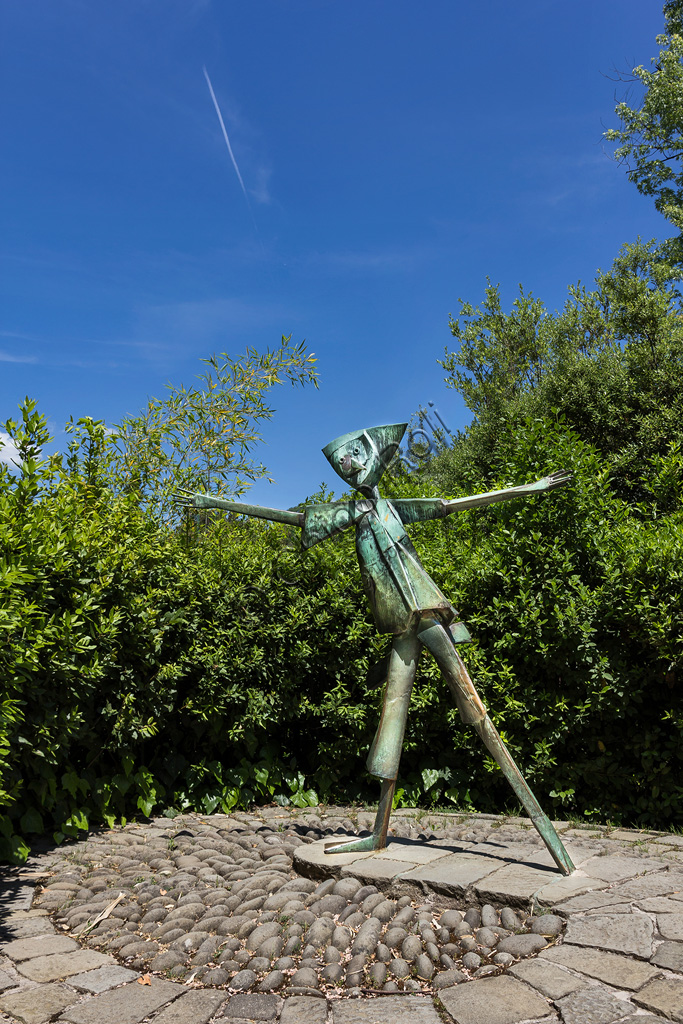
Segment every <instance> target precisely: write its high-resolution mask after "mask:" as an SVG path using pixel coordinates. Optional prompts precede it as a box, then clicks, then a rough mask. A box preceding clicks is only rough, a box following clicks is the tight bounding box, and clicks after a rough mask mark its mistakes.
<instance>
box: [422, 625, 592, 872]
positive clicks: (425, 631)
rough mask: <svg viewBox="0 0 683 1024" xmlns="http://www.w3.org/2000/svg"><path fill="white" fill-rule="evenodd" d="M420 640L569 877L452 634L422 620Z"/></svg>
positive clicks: (557, 843) (556, 841)
mask: <svg viewBox="0 0 683 1024" xmlns="http://www.w3.org/2000/svg"><path fill="white" fill-rule="evenodd" d="M419 637H420V640H421V641H422V643H423V644H424V645H425V646H426V647H427V648H428V649H429V650H430V651H431V652H432V654H433V655H434V657H435V659H436V662H437V664H438V666H439V668H440V669H441V673H442V675H443V677H444V679H445V680H446V683H447V684H448V688H449V689H450V691H451V693H452V694H453V696H454V698H455V701H456V703H457V705H458V710H459V711H460V717H461V719H462V720H463V722H466V723H468V724H469V725H472V726H474V728H475V729H476V730H477V732H478V733H479V735H480V736H481V738H482V740H483V741H484V745H485V746H486V748H487V750H488V751H489V753H490V754H491V756H492V757H494V758H495V760H496V761H497V763H498V765H499V766H500V768H501V770H502V772H503V775H504V776H505V778H506V779H507V780H508V782H509V783H510V785H511V786H512V788H513V790H514V791H515V795H516V796H517V798H518V799H519V801H520V803H521V804H522V806H523V807H524V809H525V810H526V812H527V814H528V815H529V817H530V818H531V821H532V823H533V825H534V826H535V828H536V830H537V831H538V833H539V835H540V836H541V838H542V839H543V842H544V843H545V845H546V846H547V847H548V850H549V851H550V854H551V856H552V858H553V860H554V861H555V863H556V864H557V866H558V867H559V869H560V871H562V873H563V874H565V875H570V874H571V873H572V871H573V870H574V865H573V864H572V861H571V858H570V857H569V854H568V853H567V851H566V850H565V848H564V846H563V844H562V841H561V839H560V837H559V836H558V834H557V832H556V831H555V829H554V828H553V825H552V822H551V821H550V819H549V818H548V817H547V815H546V814H544V812H543V809H542V808H541V805H540V804H539V802H538V800H537V799H536V797H535V796H534V794H533V793H532V792H531V790H530V789H529V787H528V785H527V784H526V782H525V780H524V777H523V776H522V773H521V772H520V770H519V768H518V767H517V765H516V764H515V762H514V761H513V759H512V757H511V756H510V752H509V751H508V749H507V747H506V746H505V744H504V743H503V741H502V739H501V738H500V736H499V735H498V732H497V731H496V728H495V726H494V725H493V722H492V721H491V719H490V718H489V716H488V715H487V713H486V708H485V707H484V705H483V704H482V702H481V700H480V698H479V694H478V693H477V691H476V690H475V688H474V684H473V682H472V680H471V679H470V676H469V673H468V671H467V669H466V668H465V665H464V664H463V661H462V659H461V657H460V655H459V654H458V652H457V650H456V648H455V645H454V643H453V640H452V638H451V636H450V634H449V633H448V632H447V630H446V629H445V628H444V627H443V626H442V625H441V624H440V623H438V622H436V620H434V619H423V620H422V624H421V627H420V631H419Z"/></svg>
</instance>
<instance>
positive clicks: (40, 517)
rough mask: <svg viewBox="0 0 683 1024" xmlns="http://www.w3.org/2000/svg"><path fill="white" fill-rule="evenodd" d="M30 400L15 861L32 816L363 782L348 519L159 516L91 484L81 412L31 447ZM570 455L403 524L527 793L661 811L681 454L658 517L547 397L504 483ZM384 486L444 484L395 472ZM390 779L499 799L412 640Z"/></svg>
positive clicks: (655, 814) (9, 712) (364, 707)
mask: <svg viewBox="0 0 683 1024" xmlns="http://www.w3.org/2000/svg"><path fill="white" fill-rule="evenodd" d="M22 417H23V418H22V424H21V425H18V424H12V423H9V424H6V429H7V432H8V433H9V434H10V436H11V437H12V438H13V441H14V443H15V444H16V446H17V448H18V449H19V450H20V452H21V453H22V455H23V461H22V462H21V464H20V469H19V472H18V473H16V474H11V473H9V472H8V471H7V470H3V471H2V474H1V476H0V589H1V590H2V599H1V600H0V629H1V630H2V637H3V643H2V645H1V646H0V671H1V672H2V678H3V681H4V687H3V695H2V701H1V702H0V707H1V710H2V726H1V727H0V809H1V811H0V837H2V844H3V847H2V849H3V853H4V855H5V856H7V857H11V858H14V859H21V858H22V856H25V854H26V851H27V848H28V843H29V842H30V841H31V836H32V835H34V834H36V833H38V832H42V831H50V832H53V833H54V834H55V835H56V837H57V838H58V839H59V838H61V837H63V836H69V835H73V834H75V833H76V832H77V831H78V830H79V829H84V828H87V827H89V826H91V825H93V824H99V823H108V824H111V823H113V822H114V821H116V820H121V819H122V818H126V817H130V816H132V815H136V814H145V815H149V814H152V813H164V812H165V813H168V814H174V813H176V812H177V811H179V810H182V809H189V808H194V809H201V810H203V811H205V812H206V813H210V812H211V811H213V810H217V809H218V810H223V811H228V810H230V809H232V808H234V807H238V806H248V805H250V804H252V803H253V802H271V801H276V802H279V803H282V804H285V803H291V804H293V805H294V806H305V805H307V804H315V803H317V802H318V801H320V800H323V801H327V800H332V799H335V800H368V799H374V798H376V789H377V785H376V782H375V781H374V780H371V779H369V778H368V777H367V776H366V774H365V772H364V771H363V767H362V764H363V759H364V756H365V754H366V753H367V750H368V749H369V746H370V743H371V740H372V737H373V734H374V730H375V728H376V725H377V721H378V719H379V712H380V706H381V684H382V679H383V674H384V665H385V660H386V654H387V644H388V638H386V637H381V636H378V635H377V634H376V631H375V628H374V625H373V623H372V621H371V620H370V616H369V613H368V610H367V608H366V604H365V600H364V597H363V595H362V593H361V590H360V581H359V574H358V570H357V564H356V559H355V553H354V550H353V538H352V537H351V536H349V535H343V536H341V537H339V538H337V539H335V540H333V541H331V542H328V543H326V544H324V545H321V546H319V547H316V548H313V549H312V550H311V551H309V552H307V553H306V554H305V555H301V554H300V552H299V549H298V541H299V538H298V535H297V534H295V533H292V532H290V531H289V530H288V529H286V528H284V527H280V526H275V525H264V524H262V523H258V522H249V521H244V520H241V519H239V518H235V517H226V518H223V519H220V520H210V521H209V522H208V523H203V522H198V523H196V524H195V525H194V526H193V527H192V532H191V533H190V534H188V533H186V532H185V531H180V532H173V531H172V530H169V529H167V528H163V527H159V525H158V523H157V522H156V521H155V519H153V518H152V517H151V516H150V515H149V513H148V512H146V511H145V510H141V509H140V508H139V506H138V505H137V504H136V502H135V500H134V498H133V496H131V495H125V494H118V495H115V494H113V493H112V492H111V491H110V490H108V489H107V488H106V487H105V486H104V484H103V483H102V481H103V479H106V475H107V472H108V471H109V469H108V461H107V460H108V455H107V453H108V451H109V448H110V446H111V444H112V443H113V442H112V439H111V437H110V436H109V435H108V434H107V432H106V431H105V430H104V428H103V427H102V425H101V424H97V423H94V422H93V421H90V420H81V421H80V422H79V424H77V425H75V426H74V427H73V431H72V432H73V435H74V437H73V441H72V445H71V449H70V451H69V453H68V454H67V456H66V457H64V458H63V459H62V458H61V457H59V456H53V457H51V458H49V459H41V457H40V448H41V447H42V446H43V445H44V444H45V443H46V441H47V431H46V429H45V424H44V421H43V420H42V418H41V417H40V416H39V415H38V414H37V412H36V410H35V407H34V405H33V403H27V404H26V405H25V406H24V408H23V410H22ZM560 464H561V465H567V466H568V467H569V468H571V469H572V470H573V471H574V473H575V477H576V485H575V486H574V487H573V488H571V489H568V490H566V491H563V492H557V493H555V494H553V495H550V496H539V497H538V498H535V499H530V500H527V501H524V502H522V501H520V502H512V503H509V504H504V505H497V506H492V507H491V508H489V509H480V510H472V511H470V512H467V513H463V514H461V515H459V516H458V517H451V518H450V519H448V520H445V521H440V522H435V523H424V524H421V525H420V526H417V527H415V528H413V531H414V533H415V539H416V543H417V545H418V548H419V550H420V552H421V554H422V556H423V559H424V563H425V566H426V568H427V570H428V571H429V572H430V573H431V574H432V575H433V576H434V578H435V579H436V581H437V582H438V583H439V585H440V586H441V587H442V588H443V589H444V590H445V592H446V593H448V594H449V595H451V596H452V597H453V599H454V601H455V602H456V604H457V606H458V607H459V608H460V611H461V613H462V615H463V618H464V620H465V621H466V622H467V623H468V625H469V626H470V628H471V631H472V633H473V635H474V636H475V638H476V640H475V643H474V644H473V645H472V646H470V647H469V648H467V649H464V650H463V654H464V656H465V658H466V660H467V662H468V664H469V666H470V669H471V671H472V674H473V677H474V679H475V682H476V684H477V686H478V687H479V688H480V689H481V691H482V694H483V696H484V699H485V701H486V703H487V705H488V706H489V709H490V713H491V715H492V717H493V719H494V721H495V722H496V724H497V726H498V728H499V730H501V731H502V733H503V735H504V737H505V739H506V741H507V742H508V743H509V745H510V747H511V749H512V751H513V752H514V754H515V756H516V757H518V759H519V761H520V763H521V765H522V766H523V768H524V770H525V772H526V773H527V776H528V777H529V779H530V781H531V784H532V785H533V787H534V789H535V790H536V791H537V794H538V796H539V798H540V799H541V801H542V802H543V803H544V804H546V805H547V806H552V805H553V804H554V805H555V806H556V807H557V808H558V811H561V813H563V814H567V813H574V814H577V815H584V816H586V817H588V818H591V817H602V818H604V817H606V816H609V817H611V818H612V819H614V820H621V821H623V822H624V823H627V822H631V823H633V822H642V823H647V824H648V825H650V826H655V825H666V824H669V823H673V822H675V821H677V820H680V814H681V810H682V809H683V804H682V792H681V789H682V787H681V786H680V784H679V779H680V771H679V770H678V769H677V767H676V766H677V765H678V763H679V760H680V758H681V757H682V756H683V740H682V737H683V731H682V729H681V726H682V725H683V722H682V721H681V713H680V699H677V690H678V687H679V686H680V681H679V670H678V668H677V666H678V665H679V664H680V657H681V651H680V646H681V635H682V631H681V617H682V609H681V596H680V595H681V570H682V568H683V558H682V554H681V540H682V537H683V524H682V517H681V511H680V503H681V487H682V482H681V481H682V479H683V459H682V457H681V452H680V449H679V448H677V447H676V446H672V447H671V448H670V449H669V451H668V453H667V454H665V455H663V456H660V457H658V459H657V460H655V461H653V463H652V466H651V470H652V471H651V473H650V475H649V476H648V486H649V487H650V489H651V491H652V493H653V495H655V496H656V498H657V500H658V501H660V502H661V501H664V500H666V502H668V503H669V504H670V505H673V506H675V509H674V510H673V511H672V512H670V513H669V514H668V515H667V516H666V518H665V520H664V521H662V520H661V519H655V518H653V516H652V514H651V506H649V508H650V511H649V512H648V510H647V508H644V509H642V510H641V512H640V514H639V515H635V516H634V515H632V514H631V508H630V506H629V505H628V504H627V503H626V502H625V501H624V500H622V499H621V498H619V497H617V496H615V494H614V492H613V490H612V488H611V487H610V483H609V475H610V470H609V467H608V465H607V464H606V463H605V460H604V459H603V457H602V456H601V455H600V454H599V453H598V452H597V451H596V450H595V448H594V447H593V446H591V445H590V444H588V443H586V442H583V441H581V440H580V439H579V438H578V437H577V435H576V433H575V432H574V431H572V430H571V429H570V428H569V427H568V426H567V425H566V423H563V422H561V421H557V420H553V421H548V420H544V419H537V420H529V421H527V422H526V423H525V424H524V425H523V427H522V428H521V429H519V430H517V431H516V432H515V433H509V434H507V435H506V436H505V438H504V439H501V442H500V449H499V463H498V465H499V466H500V467H504V468H502V469H501V470H500V472H501V474H503V475H500V476H498V477H497V478H494V480H493V483H494V485H495V484H500V485H502V484H503V483H506V482H508V480H510V479H514V480H516V481H520V482H521V481H524V480H531V479H535V478H536V477H538V476H539V475H542V474H543V473H544V472H546V471H547V470H548V469H549V468H555V467H556V466H558V465H560ZM470 469H471V474H472V476H474V474H475V470H474V469H473V468H472V467H470ZM392 489H393V491H394V493H395V494H396V495H398V494H401V493H403V494H405V495H409V494H415V493H423V494H428V493H430V492H431V493H439V491H438V485H437V484H436V483H435V482H434V481H430V480H429V479H428V478H426V477H425V478H423V479H416V478H415V477H414V476H411V475H407V476H402V475H401V473H400V471H398V472H396V473H395V474H394V476H393V479H392ZM453 490H454V491H455V492H456V493H457V491H458V487H457V486H454V488H453ZM323 497H327V498H329V495H320V496H313V498H312V499H311V500H317V499H319V498H323ZM397 800H398V802H402V803H406V804H415V803H421V804H426V805H433V804H437V803H440V804H443V803H450V804H451V805H452V806H454V807H456V806H457V807H465V808H467V807H469V808H471V807H476V808H477V809H479V810H500V809H501V808H502V807H504V806H506V805H511V803H512V801H513V797H512V794H511V792H510V791H509V790H508V787H507V786H506V784H505V782H504V780H503V779H502V777H501V775H500V772H499V770H498V769H497V767H496V766H495V764H494V763H493V762H492V761H491V759H490V758H488V757H487V756H486V755H485V752H484V751H483V749H482V747H481V745H480V743H479V741H478V739H477V737H476V736H475V735H474V733H473V732H472V730H467V729H466V728H465V727H464V726H462V725H461V723H460V722H459V719H458V716H457V712H456V710H455V709H454V708H453V706H452V704H451V702H450V700H449V698H448V694H447V690H446V688H445V687H444V685H443V683H442V681H441V680H440V678H439V676H438V672H437V669H436V666H435V664H434V663H433V662H432V660H431V659H430V658H428V657H427V656H425V657H424V660H423V662H422V664H421V669H420V673H419V676H418V680H417V683H416V686H415V690H414V694H413V699H412V708H411V715H410V718H409V724H408V730H407V735H406V745H405V749H404V756H403V761H402V768H401V776H400V780H399V787H398V792H397Z"/></svg>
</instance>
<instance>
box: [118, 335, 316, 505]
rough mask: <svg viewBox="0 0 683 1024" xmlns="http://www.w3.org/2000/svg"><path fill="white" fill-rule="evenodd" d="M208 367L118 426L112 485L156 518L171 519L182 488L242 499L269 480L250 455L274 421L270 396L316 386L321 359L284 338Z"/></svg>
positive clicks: (209, 362)
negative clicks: (285, 387) (277, 389)
mask: <svg viewBox="0 0 683 1024" xmlns="http://www.w3.org/2000/svg"><path fill="white" fill-rule="evenodd" d="M203 362H204V363H206V365H207V366H208V370H207V371H206V373H204V374H200V375H199V377H198V383H197V384H195V385H194V386H193V387H190V388H186V387H184V386H182V385H181V386H180V387H175V386H173V385H168V388H167V390H168V395H167V396H166V398H163V399H158V398H151V399H150V400H149V402H148V404H147V409H146V410H145V411H144V412H142V413H141V414H140V415H138V416H129V417H127V418H126V419H124V420H123V421H122V423H121V424H120V425H119V426H118V427H117V430H116V435H117V441H118V445H117V447H116V449H115V450H112V451H110V459H111V471H110V484H111V486H112V487H114V488H115V489H122V490H124V491H125V492H132V493H134V494H136V495H137V496H138V498H139V499H140V500H141V501H143V502H144V503H145V505H146V506H147V507H149V508H150V509H151V510H153V511H154V512H155V513H156V514H157V515H159V516H163V517H165V518H167V519H168V518H172V506H171V501H170V495H171V493H172V491H173V490H174V489H175V488H177V487H179V486H180V487H187V488H190V489H192V488H196V489H201V490H212V489H213V490H214V491H219V492H224V491H227V493H228V494H230V495H235V496H237V495H240V494H242V493H243V492H244V491H245V490H246V488H247V487H248V485H249V484H250V483H252V482H253V481H254V480H258V479H261V478H263V477H267V470H266V468H265V466H263V465H262V464H260V463H257V462H255V461H254V459H253V457H252V454H251V453H252V451H253V449H254V447H255V446H256V445H257V444H258V442H259V441H260V440H261V435H260V433H259V430H260V425H261V424H262V423H263V422H264V421H266V420H269V419H271V417H272V415H273V409H272V407H271V406H270V405H268V404H267V401H266V396H267V393H268V391H269V390H270V389H271V388H272V387H274V386H275V385H276V384H280V385H281V384H283V383H285V382H286V381H288V382H289V383H290V384H293V385H304V384H306V383H312V384H314V385H315V386H316V387H317V385H318V379H317V373H316V371H315V369H314V364H315V362H316V360H315V356H314V355H313V354H312V353H311V354H309V353H307V351H306V346H305V343H304V342H301V343H300V344H298V345H293V344H291V336H290V337H285V336H284V335H283V337H282V344H281V345H280V347H279V348H278V349H276V350H275V351H270V350H268V351H266V352H265V353H259V352H257V351H256V350H255V349H247V351H246V353H245V354H244V355H242V356H239V357H237V358H234V357H232V356H229V355H228V354H227V353H223V354H222V355H221V356H220V358H218V357H216V356H215V355H214V356H211V357H210V358H209V359H204V360H203Z"/></svg>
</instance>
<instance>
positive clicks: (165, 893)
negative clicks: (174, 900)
mask: <svg viewBox="0 0 683 1024" xmlns="http://www.w3.org/2000/svg"><path fill="white" fill-rule="evenodd" d="M159 895H160V896H166V895H168V889H159Z"/></svg>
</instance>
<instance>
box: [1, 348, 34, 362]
mask: <svg viewBox="0 0 683 1024" xmlns="http://www.w3.org/2000/svg"><path fill="white" fill-rule="evenodd" d="M37 362H38V360H37V358H36V357H35V356H24V355H17V353H16V352H5V351H4V349H0V363H37Z"/></svg>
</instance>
